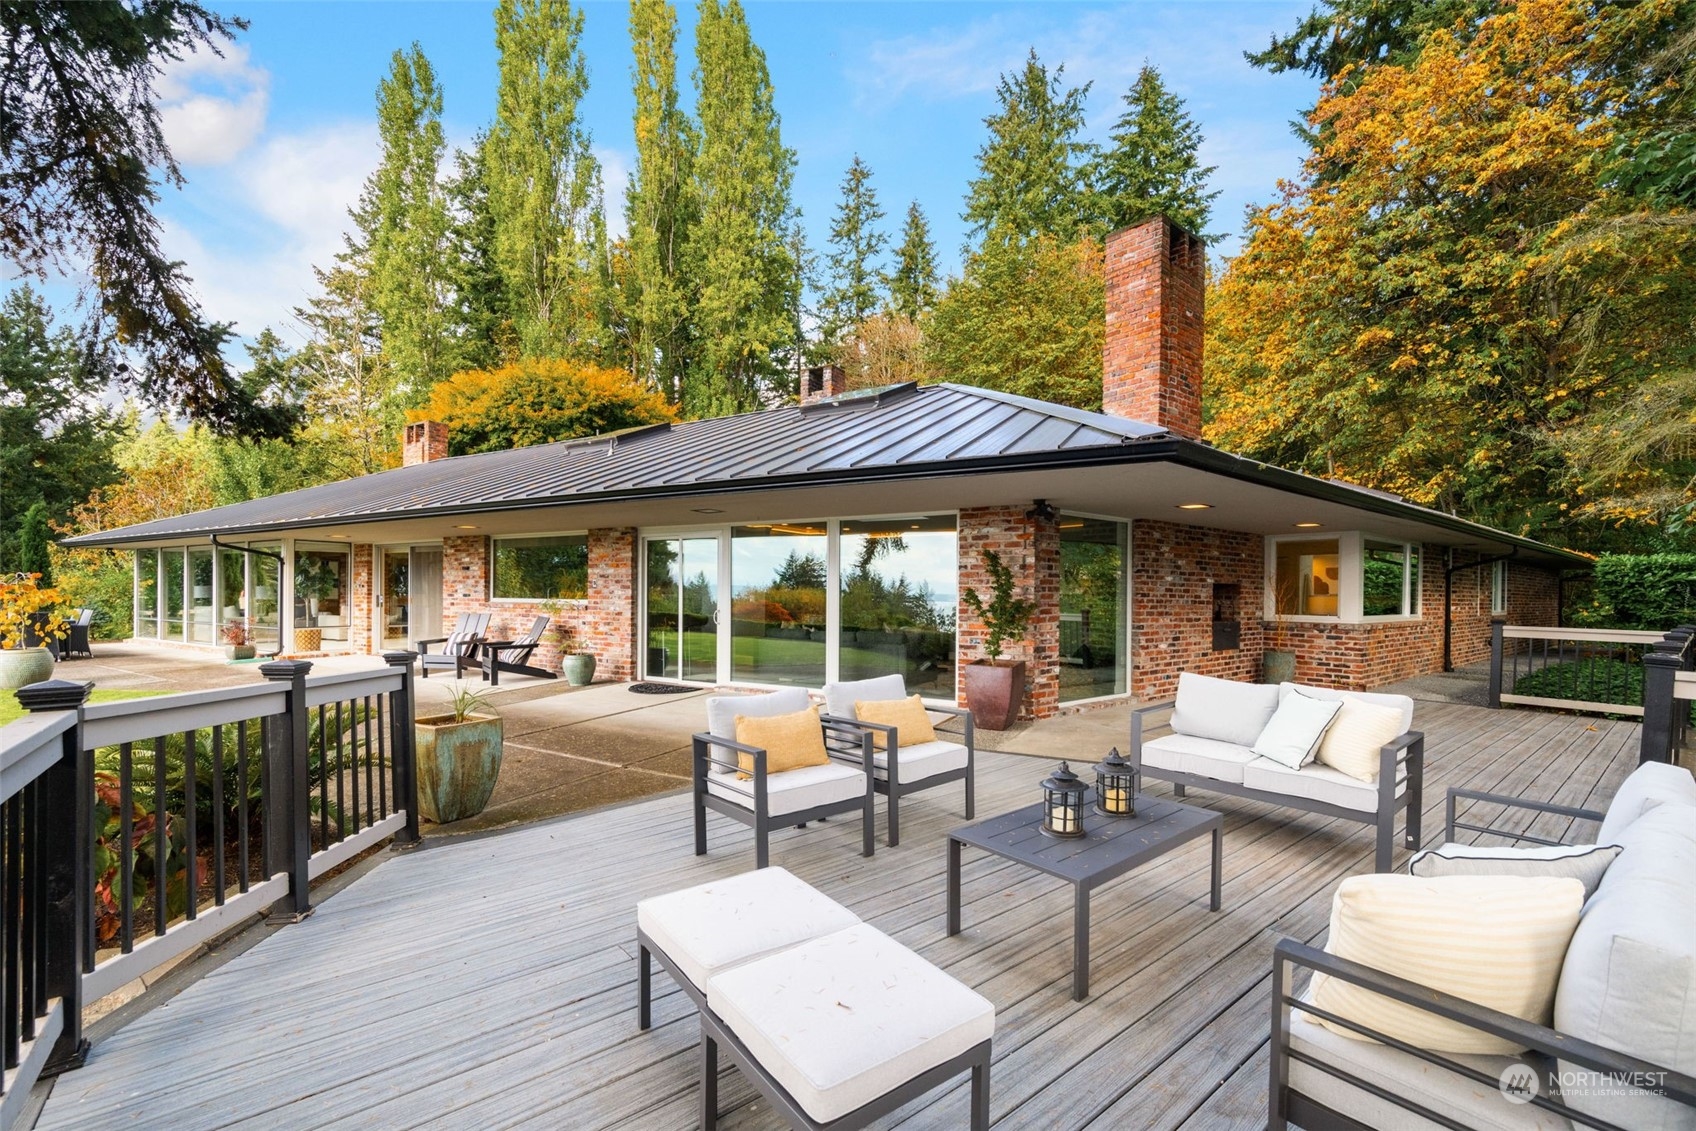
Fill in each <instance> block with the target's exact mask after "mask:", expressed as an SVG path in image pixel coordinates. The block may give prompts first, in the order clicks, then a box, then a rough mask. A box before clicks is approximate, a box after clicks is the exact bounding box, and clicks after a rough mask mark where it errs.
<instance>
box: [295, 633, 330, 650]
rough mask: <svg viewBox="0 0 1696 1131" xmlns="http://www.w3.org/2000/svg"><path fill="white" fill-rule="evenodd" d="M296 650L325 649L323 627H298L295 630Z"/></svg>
mask: <svg viewBox="0 0 1696 1131" xmlns="http://www.w3.org/2000/svg"><path fill="white" fill-rule="evenodd" d="M294 650H295V651H296V652H321V651H323V650H324V630H323V629H321V628H297V629H295V630H294Z"/></svg>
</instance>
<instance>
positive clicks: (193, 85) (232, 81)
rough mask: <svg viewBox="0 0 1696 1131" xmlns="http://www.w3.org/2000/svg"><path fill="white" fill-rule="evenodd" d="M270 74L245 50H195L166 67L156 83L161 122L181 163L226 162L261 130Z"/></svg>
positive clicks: (234, 46)
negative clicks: (251, 59) (251, 60)
mask: <svg viewBox="0 0 1696 1131" xmlns="http://www.w3.org/2000/svg"><path fill="white" fill-rule="evenodd" d="M270 86H271V76H270V73H269V72H268V71H266V70H265V69H264V68H263V67H258V66H254V65H253V64H252V63H251V62H250V61H249V58H248V53H247V48H246V47H245V46H243V45H241V44H231V45H230V46H228V47H227V48H225V50H224V54H222V55H215V54H213V53H212V52H210V51H198V52H195V53H193V54H190V55H186V56H184V57H183V58H181V59H179V60H176V61H174V62H171V63H168V64H166V66H165V71H164V74H162V75H160V76H159V78H158V80H157V81H156V82H155V84H154V95H155V97H156V98H157V100H158V104H159V126H160V129H161V130H162V131H163V132H164V134H165V141H166V143H167V144H168V145H169V146H170V147H171V152H172V154H173V155H174V156H175V157H176V159H177V160H178V161H179V162H180V163H182V164H184V165H225V164H228V163H229V162H231V161H233V160H235V159H236V158H237V157H238V156H240V155H241V154H242V153H243V152H244V151H246V150H247V148H248V147H249V146H251V145H252V144H253V142H254V141H255V140H256V139H257V138H258V137H259V135H260V134H261V133H262V132H264V129H265V117H266V114H267V112H268V111H269V109H270Z"/></svg>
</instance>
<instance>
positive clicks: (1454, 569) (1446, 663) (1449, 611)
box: [1443, 546, 1519, 672]
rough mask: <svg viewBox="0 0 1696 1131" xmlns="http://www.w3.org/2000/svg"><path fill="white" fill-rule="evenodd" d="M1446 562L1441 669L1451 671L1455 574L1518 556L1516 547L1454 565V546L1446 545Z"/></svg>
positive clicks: (1453, 637) (1444, 570) (1444, 552)
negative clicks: (1505, 551)
mask: <svg viewBox="0 0 1696 1131" xmlns="http://www.w3.org/2000/svg"><path fill="white" fill-rule="evenodd" d="M1443 556H1444V558H1445V561H1446V564H1445V566H1444V568H1443V670H1444V671H1445V672H1452V671H1454V670H1455V664H1454V642H1455V619H1454V592H1455V574H1457V573H1459V572H1460V571H1461V570H1463V569H1478V568H1479V567H1481V566H1487V565H1495V564H1496V563H1497V562H1508V561H1512V560H1513V559H1515V558H1517V557H1519V551H1518V550H1517V549H1515V550H1513V551H1510V552H1509V553H1506V554H1497V555H1496V556H1495V557H1493V558H1480V559H1478V560H1477V561H1475V562H1467V563H1466V564H1465V565H1455V564H1454V560H1455V548H1454V547H1453V546H1449V547H1446V548H1445V549H1444V551H1443Z"/></svg>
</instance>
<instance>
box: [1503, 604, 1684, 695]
mask: <svg viewBox="0 0 1696 1131" xmlns="http://www.w3.org/2000/svg"><path fill="white" fill-rule="evenodd" d="M1661 639H1662V634H1661V633H1658V632H1634V631H1631V630H1627V629H1616V628H1535V627H1527V626H1522V625H1511V624H1506V623H1504V622H1502V621H1499V620H1498V621H1493V622H1492V623H1491V633H1490V706H1492V707H1500V706H1502V705H1503V704H1504V703H1507V704H1517V705H1521V706H1527V707H1555V708H1559V709H1561V710H1566V711H1586V712H1590V713H1594V714H1603V715H1629V716H1640V715H1642V714H1643V697H1642V696H1643V666H1642V664H1643V657H1644V656H1645V655H1646V654H1648V652H1649V651H1650V650H1651V649H1653V648H1654V647H1655V645H1656V644H1658V643H1659V642H1660V641H1661Z"/></svg>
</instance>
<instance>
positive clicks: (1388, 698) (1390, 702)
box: [1278, 683, 1413, 734]
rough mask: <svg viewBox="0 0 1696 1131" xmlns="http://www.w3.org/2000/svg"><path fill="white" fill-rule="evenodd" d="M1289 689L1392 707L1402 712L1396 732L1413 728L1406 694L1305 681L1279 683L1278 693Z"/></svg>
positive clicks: (1411, 706)
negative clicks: (1314, 684) (1324, 685)
mask: <svg viewBox="0 0 1696 1131" xmlns="http://www.w3.org/2000/svg"><path fill="white" fill-rule="evenodd" d="M1291 691H1299V692H1301V693H1302V694H1303V695H1311V696H1313V698H1315V699H1335V700H1337V701H1338V702H1341V703H1348V702H1351V701H1352V702H1356V703H1371V704H1373V705H1375V706H1379V707H1394V708H1395V709H1396V710H1398V711H1400V712H1401V713H1402V729H1401V730H1400V731H1398V732H1397V733H1398V734H1406V733H1407V732H1408V731H1410V730H1412V729H1413V699H1412V697H1411V696H1407V695H1390V694H1387V693H1385V692H1382V691H1339V690H1338V689H1337V688H1335V687H1313V686H1311V685H1309V684H1305V683H1280V684H1279V685H1278V694H1279V695H1288V694H1289V693H1290V692H1291Z"/></svg>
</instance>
